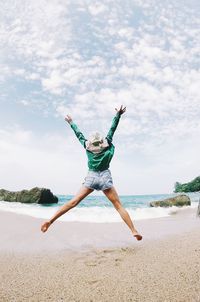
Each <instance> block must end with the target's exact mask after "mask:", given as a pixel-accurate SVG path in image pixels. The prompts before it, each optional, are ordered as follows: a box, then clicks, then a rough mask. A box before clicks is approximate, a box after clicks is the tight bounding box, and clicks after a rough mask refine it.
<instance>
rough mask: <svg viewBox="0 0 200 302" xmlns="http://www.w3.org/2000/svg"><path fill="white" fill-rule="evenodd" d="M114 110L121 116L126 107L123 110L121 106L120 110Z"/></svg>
mask: <svg viewBox="0 0 200 302" xmlns="http://www.w3.org/2000/svg"><path fill="white" fill-rule="evenodd" d="M115 110H116V111H117V113H119V114H120V115H122V114H123V113H124V112H125V111H126V107H124V108H123V105H121V107H120V109H117V108H115Z"/></svg>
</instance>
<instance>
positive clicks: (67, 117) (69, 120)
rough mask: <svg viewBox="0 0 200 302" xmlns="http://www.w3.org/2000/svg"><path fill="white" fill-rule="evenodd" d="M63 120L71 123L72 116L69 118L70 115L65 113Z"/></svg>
mask: <svg viewBox="0 0 200 302" xmlns="http://www.w3.org/2000/svg"><path fill="white" fill-rule="evenodd" d="M65 121H66V122H68V123H69V124H71V123H72V118H71V116H70V115H67V116H66V117H65Z"/></svg>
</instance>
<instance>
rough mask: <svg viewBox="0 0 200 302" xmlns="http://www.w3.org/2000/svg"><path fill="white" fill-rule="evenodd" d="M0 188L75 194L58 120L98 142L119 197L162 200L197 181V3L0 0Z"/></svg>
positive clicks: (81, 169)
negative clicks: (110, 152) (109, 157)
mask: <svg viewBox="0 0 200 302" xmlns="http://www.w3.org/2000/svg"><path fill="white" fill-rule="evenodd" d="M0 8H1V9H0V18H1V27H0V39H1V49H0V67H1V74H0V85H1V89H0V106H1V107H0V108H1V119H0V169H1V179H0V187H1V188H6V189H10V190H19V189H23V188H31V187H34V186H39V187H49V188H50V189H52V190H53V191H54V192H55V193H57V194H58V193H62V194H74V193H75V192H76V191H77V190H78V189H79V187H80V185H81V183H82V181H83V179H84V177H85V175H86V173H87V161H86V156H85V154H84V150H83V149H82V146H81V145H80V144H79V142H78V141H76V138H75V137H74V134H73V133H72V131H71V129H70V127H69V126H68V125H67V124H66V123H65V122H64V116H65V115H66V114H70V115H71V116H72V117H73V119H74V122H76V123H77V124H78V126H79V127H80V129H81V130H82V131H83V132H84V134H85V136H86V137H87V135H88V134H89V133H90V131H91V130H100V131H101V132H102V133H103V134H105V135H106V133H107V131H108V129H109V127H110V124H111V120H112V117H113V116H114V114H115V110H114V108H115V107H117V106H120V105H121V104H124V105H126V106H127V112H126V113H125V114H124V115H123V116H122V119H121V121H120V125H119V128H118V130H117V132H116V135H115V139H114V144H115V145H116V153H115V157H114V159H113V161H112V163H111V170H112V174H113V179H114V184H115V186H116V188H117V190H118V192H119V194H148V193H168V192H172V191H173V186H174V183H175V181H180V182H186V181H189V180H190V179H192V178H194V177H196V176H198V175H199V166H200V160H199V154H200V143H199V141H200V140H199V135H200V93H199V87H200V75H199V62H200V59H199V53H200V35H199V29H200V16H199V11H200V3H199V1H198V0H193V1H189V0H187V1H186V0H185V1H180V0H179V1H158V0H157V1H154V0H148V1H147V0H146V1H144V0H143V1H141V0H133V1H128V0H123V1H122V0H121V1H119V0H118V1H116V0H115V1H91V0H87V1H86V0H77V1H74V0H73V1H72V0H68V1H66V0H65V1H63V0H53V1H46V0H40V1H39V0H34V1H33V0H30V1H11V0H8V1H6V3H1V4H0Z"/></svg>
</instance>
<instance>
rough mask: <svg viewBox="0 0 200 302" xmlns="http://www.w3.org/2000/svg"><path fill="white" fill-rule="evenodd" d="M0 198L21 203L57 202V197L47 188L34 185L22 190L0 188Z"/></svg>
mask: <svg viewBox="0 0 200 302" xmlns="http://www.w3.org/2000/svg"><path fill="white" fill-rule="evenodd" d="M0 200H4V201H10V202H13V201H14V202H22V203H39V204H49V203H57V202H58V197H57V196H55V195H53V193H52V192H51V191H50V190H49V189H45V188H37V187H36V188H33V189H31V190H22V191H18V192H11V191H7V190H4V189H1V190H0Z"/></svg>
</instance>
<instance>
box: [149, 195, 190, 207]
mask: <svg viewBox="0 0 200 302" xmlns="http://www.w3.org/2000/svg"><path fill="white" fill-rule="evenodd" d="M190 205H191V201H190V198H189V197H188V196H187V195H185V194H181V195H178V196H175V197H172V198H166V199H164V200H159V201H152V202H150V206H151V207H172V206H177V207H182V206H190Z"/></svg>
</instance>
